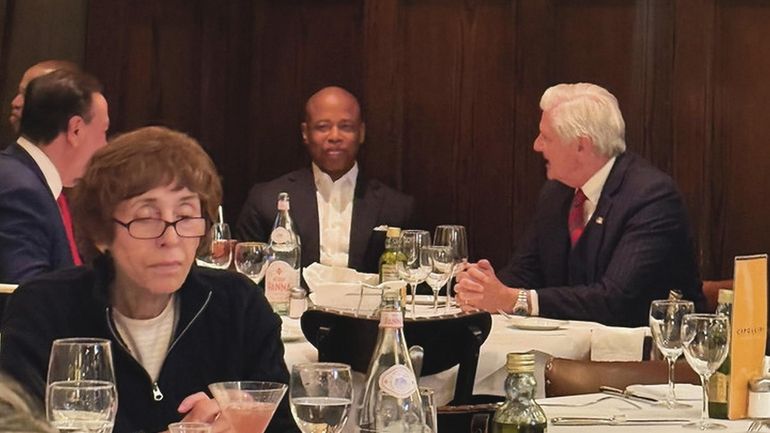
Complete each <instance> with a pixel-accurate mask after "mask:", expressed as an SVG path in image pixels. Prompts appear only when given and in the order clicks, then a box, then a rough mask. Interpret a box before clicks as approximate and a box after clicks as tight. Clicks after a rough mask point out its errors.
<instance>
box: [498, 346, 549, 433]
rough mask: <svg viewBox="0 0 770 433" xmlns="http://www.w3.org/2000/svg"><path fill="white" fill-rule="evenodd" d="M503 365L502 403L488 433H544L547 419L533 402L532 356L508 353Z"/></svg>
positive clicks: (533, 367) (533, 358) (533, 362)
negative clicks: (503, 395) (503, 387)
mask: <svg viewBox="0 0 770 433" xmlns="http://www.w3.org/2000/svg"><path fill="white" fill-rule="evenodd" d="M506 361H507V362H506V364H505V369H506V370H507V371H508V377H507V378H506V379H505V403H503V405H502V406H500V407H499V408H498V409H497V411H495V416H494V418H493V420H492V433H544V432H547V431H548V419H547V418H546V417H545V412H543V409H542V408H541V407H540V405H538V404H537V403H536V402H535V384H536V382H535V355H534V354H533V353H509V354H508V357H507V360H506Z"/></svg>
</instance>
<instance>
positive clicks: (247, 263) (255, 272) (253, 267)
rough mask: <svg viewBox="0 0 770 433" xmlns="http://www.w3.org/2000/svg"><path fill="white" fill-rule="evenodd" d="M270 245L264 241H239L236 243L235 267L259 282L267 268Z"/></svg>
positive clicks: (255, 281)
mask: <svg viewBox="0 0 770 433" xmlns="http://www.w3.org/2000/svg"><path fill="white" fill-rule="evenodd" d="M268 255H269V254H268V245H267V244H266V243H264V242H238V243H237V244H236V245H235V269H237V270H238V272H240V273H242V274H244V275H246V276H247V277H249V278H251V279H252V281H254V283H256V284H259V283H260V281H262V278H263V277H264V276H265V271H266V270H267V266H266V265H267V256H268Z"/></svg>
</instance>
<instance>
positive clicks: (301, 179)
mask: <svg viewBox="0 0 770 433" xmlns="http://www.w3.org/2000/svg"><path fill="white" fill-rule="evenodd" d="M308 179H309V180H310V184H311V185H312V179H313V174H312V172H311V171H310V169H309V168H300V169H297V170H294V171H290V172H288V173H286V174H283V175H281V176H278V177H276V178H274V179H271V180H268V181H266V182H258V183H256V184H254V186H253V187H251V191H252V194H253V193H255V192H258V193H260V194H262V193H266V192H270V191H275V192H276V194H277V193H278V192H281V191H280V190H281V189H286V188H289V187H292V186H295V185H302V184H303V183H306V182H305V181H307V180H308ZM274 198H275V197H271V198H270V199H271V200H272V199H274Z"/></svg>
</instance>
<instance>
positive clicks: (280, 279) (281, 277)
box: [265, 260, 298, 304]
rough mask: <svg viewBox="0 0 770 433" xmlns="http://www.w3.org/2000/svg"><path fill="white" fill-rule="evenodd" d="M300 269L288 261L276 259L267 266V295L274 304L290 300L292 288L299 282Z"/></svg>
mask: <svg viewBox="0 0 770 433" xmlns="http://www.w3.org/2000/svg"><path fill="white" fill-rule="evenodd" d="M297 277H298V271H297V270H296V269H294V268H293V267H291V265H289V264H288V263H286V262H284V261H281V260H276V261H274V262H272V263H270V265H269V266H268V267H267V272H266V273H265V297H266V298H267V300H268V301H269V302H270V303H271V304H273V303H277V302H289V294H290V293H291V288H292V287H295V286H296V285H297V283H298V280H297Z"/></svg>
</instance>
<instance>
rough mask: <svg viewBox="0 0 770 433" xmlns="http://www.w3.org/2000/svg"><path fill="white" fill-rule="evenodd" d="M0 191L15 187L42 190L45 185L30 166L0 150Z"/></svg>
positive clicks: (10, 189)
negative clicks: (0, 174)
mask: <svg viewBox="0 0 770 433" xmlns="http://www.w3.org/2000/svg"><path fill="white" fill-rule="evenodd" d="M0 173H2V176H0V192H7V191H12V190H16V189H25V190H43V189H44V188H42V187H44V186H45V185H44V184H43V183H42V181H41V179H40V177H39V176H38V175H37V174H36V173H35V172H34V170H32V168H31V167H29V166H28V165H26V164H24V163H23V162H21V161H20V160H19V159H18V158H16V157H15V156H13V155H10V154H8V153H6V152H5V151H4V152H0Z"/></svg>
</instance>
